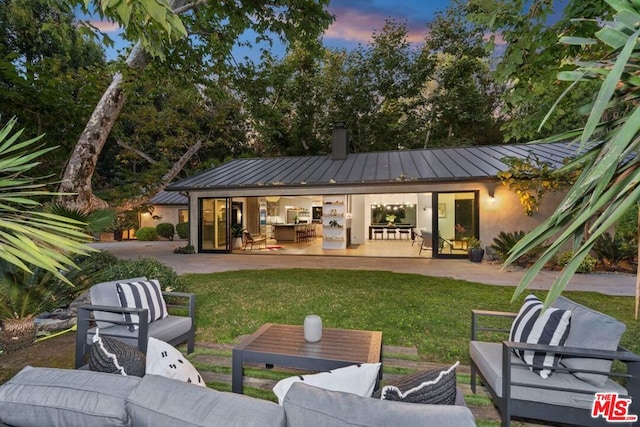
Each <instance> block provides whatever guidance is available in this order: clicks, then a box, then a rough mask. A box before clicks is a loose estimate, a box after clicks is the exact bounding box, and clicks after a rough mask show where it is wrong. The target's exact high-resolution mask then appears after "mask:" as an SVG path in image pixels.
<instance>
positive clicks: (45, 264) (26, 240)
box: [0, 118, 93, 284]
mask: <svg viewBox="0 0 640 427" xmlns="http://www.w3.org/2000/svg"><path fill="white" fill-rule="evenodd" d="M15 124H16V119H15V118H14V119H11V120H9V122H8V123H7V124H6V125H5V126H4V127H3V128H2V129H0V260H4V261H7V262H9V263H10V264H13V265H15V266H16V267H18V268H20V269H22V270H24V271H26V272H29V273H31V272H32V268H34V267H39V268H41V269H43V270H45V271H48V272H50V273H51V274H53V275H54V276H56V277H58V278H59V279H61V280H62V281H64V282H66V283H68V284H71V283H70V282H69V280H68V279H67V278H66V277H65V273H66V272H68V271H69V270H70V269H73V268H77V266H76V265H75V263H74V262H73V260H72V259H71V257H70V256H72V255H73V254H85V255H86V254H88V253H89V252H90V251H92V250H93V249H92V248H90V247H89V246H87V245H86V244H85V243H86V242H87V241H88V237H87V235H86V234H85V233H83V231H82V227H83V226H84V224H83V223H81V222H79V221H77V220H74V219H71V218H67V217H64V216H60V215H56V214H54V213H50V212H46V211H44V210H42V203H41V202H40V200H46V198H50V197H52V196H54V195H56V194H55V193H52V192H50V191H48V190H46V189H45V188H44V185H45V184H46V183H43V182H41V181H42V179H36V178H30V177H27V176H25V175H24V174H25V173H27V172H29V171H30V170H32V169H33V168H34V167H35V166H37V165H38V162H37V159H38V158H39V157H41V156H43V155H44V154H46V153H48V152H49V151H51V150H53V149H54V147H49V148H46V147H41V146H40V147H36V148H35V149H34V148H33V145H34V144H35V143H36V142H37V141H38V140H39V139H40V138H41V137H37V138H33V139H29V140H26V141H19V139H20V135H21V134H22V130H20V131H17V132H13V127H14V126H15Z"/></svg>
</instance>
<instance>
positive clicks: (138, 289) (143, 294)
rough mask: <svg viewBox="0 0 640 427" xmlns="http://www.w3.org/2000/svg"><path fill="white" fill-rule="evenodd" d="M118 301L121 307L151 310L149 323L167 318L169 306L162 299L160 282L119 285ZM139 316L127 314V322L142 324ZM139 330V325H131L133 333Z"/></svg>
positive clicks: (125, 318) (151, 281) (125, 317)
mask: <svg viewBox="0 0 640 427" xmlns="http://www.w3.org/2000/svg"><path fill="white" fill-rule="evenodd" d="M116 290H117V291H118V299H119V300H120V307H123V308H124V307H127V308H146V309H148V310H149V323H151V322H153V321H154V320H159V319H163V318H165V317H167V316H168V315H169V312H168V311H167V304H166V303H165V301H164V298H163V297H162V289H160V282H158V281H157V280H150V281H148V282H130V283H117V284H116ZM139 318H140V316H138V315H137V314H131V313H125V314H124V320H125V322H129V323H130V322H133V323H140V319H139ZM136 329H138V326H137V325H129V330H130V331H131V332H133V331H135V330H136Z"/></svg>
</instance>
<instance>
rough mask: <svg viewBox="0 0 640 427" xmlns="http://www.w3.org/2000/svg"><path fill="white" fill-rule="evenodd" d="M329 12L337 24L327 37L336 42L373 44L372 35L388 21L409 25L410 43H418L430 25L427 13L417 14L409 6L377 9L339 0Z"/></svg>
mask: <svg viewBox="0 0 640 427" xmlns="http://www.w3.org/2000/svg"><path fill="white" fill-rule="evenodd" d="M342 4H344V6H343V5H342ZM329 12H330V13H331V14H332V15H334V16H335V21H334V22H333V24H331V26H330V27H329V28H328V29H327V31H326V32H325V33H324V37H325V38H326V39H330V40H333V41H334V42H335V41H344V42H349V43H354V42H355V43H367V42H370V41H371V39H372V38H371V36H372V34H373V33H374V32H380V31H381V30H382V28H383V27H384V24H385V21H386V20H388V19H393V20H395V21H397V22H403V23H404V24H405V25H406V27H407V33H408V34H407V35H408V40H409V42H415V43H419V42H421V41H423V40H424V36H425V34H426V27H427V23H428V22H429V19H428V18H427V16H426V15H425V14H424V12H423V13H422V14H416V13H414V12H415V11H412V10H410V9H408V8H406V7H405V8H402V7H399V8H396V9H388V8H384V7H377V6H374V5H373V4H372V3H371V2H370V1H367V0H358V1H357V2H353V1H348V2H347V1H340V0H338V1H336V2H332V6H330V7H329Z"/></svg>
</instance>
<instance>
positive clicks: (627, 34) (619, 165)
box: [506, 0, 640, 318]
mask: <svg viewBox="0 0 640 427" xmlns="http://www.w3.org/2000/svg"><path fill="white" fill-rule="evenodd" d="M607 3H608V4H609V5H610V6H611V7H612V9H613V10H614V12H615V14H614V15H613V19H612V20H611V21H608V20H605V19H601V20H598V21H597V22H598V25H599V27H600V29H599V30H598V31H597V32H595V36H594V37H593V38H579V37H563V38H561V42H564V43H567V44H570V45H572V46H576V47H579V48H583V49H585V50H590V49H591V47H590V46H593V45H596V44H597V45H599V46H600V48H605V47H606V49H607V50H608V51H609V53H608V54H607V55H606V56H604V57H603V58H602V59H598V60H592V61H584V60H582V61H579V62H577V63H576V64H575V66H574V69H573V70H571V71H565V72H562V73H560V74H559V76H558V77H559V78H560V79H561V80H564V81H570V82H572V86H570V87H569V90H570V89H571V88H573V87H574V86H576V85H578V84H582V83H583V82H587V83H589V82H594V81H595V82H598V83H599V91H598V93H597V96H596V98H595V100H594V101H593V103H590V104H589V109H590V113H589V117H588V119H587V122H586V124H585V126H584V127H583V129H582V130H581V132H580V133H579V134H578V140H579V142H580V145H579V147H580V151H579V153H578V156H577V157H576V158H575V159H574V160H573V161H571V162H569V163H568V164H567V165H566V166H565V167H564V168H561V169H560V172H564V171H572V170H576V169H577V168H579V167H582V168H583V171H582V172H581V174H580V176H579V177H578V179H577V180H576V182H575V184H574V185H573V186H572V187H571V189H570V190H569V191H568V193H567V195H566V197H565V199H564V200H563V201H562V202H561V203H560V205H559V207H558V208H557V209H556V211H555V212H554V213H553V214H552V215H551V216H550V217H549V218H548V219H547V220H546V221H544V222H543V223H542V224H540V225H539V226H538V227H536V228H535V229H534V230H533V231H532V232H530V233H529V234H528V235H527V236H526V237H525V238H524V239H522V240H521V241H520V242H518V243H517V244H516V246H514V248H513V249H512V251H511V254H510V256H509V258H508V259H507V260H506V263H511V262H513V261H514V260H515V259H517V258H518V257H519V256H521V255H522V254H523V253H526V252H527V251H529V250H531V249H533V248H535V247H537V246H539V245H541V244H542V243H543V242H544V241H545V240H547V239H549V238H551V237H553V243H551V245H549V247H548V249H547V250H546V251H545V252H544V253H543V255H542V256H541V257H540V259H539V260H538V261H537V262H536V263H535V264H534V265H533V266H532V267H531V268H530V269H529V271H528V272H527V274H526V275H525V276H524V277H523V279H522V281H521V282H520V284H519V285H518V287H517V288H516V291H515V293H514V297H515V296H517V295H519V294H520V293H521V292H522V291H523V290H524V289H525V288H526V286H527V285H528V284H529V283H530V282H531V280H532V279H533V278H534V277H535V275H536V274H537V273H538V272H539V271H540V270H541V269H542V268H543V266H544V264H545V263H546V262H547V261H549V260H550V259H551V258H552V257H553V256H554V255H555V254H556V253H558V251H559V250H561V248H562V247H563V246H564V245H566V244H569V243H571V244H572V246H573V257H572V259H571V261H570V262H569V263H568V264H567V265H566V267H565V268H564V270H563V272H562V274H561V275H560V276H559V277H558V278H557V279H556V280H555V281H554V283H553V285H552V287H551V289H550V291H549V293H548V294H547V298H546V300H545V304H546V305H549V304H550V303H551V302H553V301H554V300H555V298H556V297H557V296H558V295H559V294H560V293H561V292H562V291H563V290H564V288H565V286H566V284H567V283H568V281H569V280H570V278H571V277H572V276H573V275H574V274H575V272H576V270H577V268H578V267H579V266H580V263H581V262H582V260H583V259H584V258H585V257H586V256H587V255H588V254H589V251H590V250H591V249H592V248H593V245H594V244H595V242H596V240H597V239H598V238H599V237H600V236H601V235H603V234H604V233H605V232H606V231H607V230H608V229H609V228H610V227H611V226H613V225H614V224H615V223H616V222H617V221H618V220H619V219H621V218H622V217H623V216H624V214H625V213H626V212H627V211H628V210H630V209H632V208H633V207H634V206H635V205H636V204H637V203H638V202H639V201H640V157H639V156H638V152H639V150H640V138H639V136H640V104H638V102H637V101H638V95H637V89H638V86H640V81H639V80H638V72H637V70H638V65H640V63H639V58H640V55H639V54H640V45H639V44H638V38H639V36H640V30H639V29H638V28H637V25H636V23H637V22H640V6H638V5H637V4H635V3H634V2H633V1H628V0H615V1H614V0H609V1H608V2H607ZM612 117H613V118H612ZM571 135H575V133H569V134H561V135H558V136H557V138H558V139H566V138H567V137H570V136H571ZM594 141H601V142H594ZM639 277H640V276H639ZM637 291H639V292H640V282H638V285H637ZM639 292H637V294H636V318H637V316H638V302H639V301H640V298H639V297H640V293H639Z"/></svg>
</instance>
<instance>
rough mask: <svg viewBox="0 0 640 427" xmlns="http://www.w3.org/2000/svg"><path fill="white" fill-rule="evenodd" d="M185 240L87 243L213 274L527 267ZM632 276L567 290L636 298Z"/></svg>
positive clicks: (442, 273) (507, 272)
mask: <svg viewBox="0 0 640 427" xmlns="http://www.w3.org/2000/svg"><path fill="white" fill-rule="evenodd" d="M184 245H185V242H184V241H173V242H171V241H154V242H141V241H137V240H129V241H122V242H98V243H92V244H91V246H93V247H95V248H96V249H100V250H107V251H109V252H111V253H113V254H114V255H116V256H117V257H119V258H123V259H131V258H137V257H141V256H149V257H153V258H156V259H158V260H160V261H161V262H162V263H164V264H166V265H168V266H170V267H172V268H173V269H174V270H175V271H176V272H177V273H178V274H186V273H215V272H222V271H234V270H266V269H283V268H332V269H349V270H384V271H393V272H397V273H413V274H423V275H426V276H436V277H451V278H454V279H460V280H468V281H471V282H479V283H486V284H489V285H500V286H516V285H517V284H518V282H519V281H520V279H521V278H522V277H523V275H524V274H525V272H526V270H524V269H522V268H517V267H509V268H506V269H502V267H501V265H500V264H498V263H494V262H487V261H483V262H482V263H472V262H469V261H468V260H461V259H425V258H393V257H349V256H330V255H287V254H283V253H271V252H260V253H251V254H250V253H240V254H209V253H208V254H191V255H183V254H174V253H173V250H174V248H177V247H181V246H184ZM558 274H559V272H557V271H542V272H541V273H540V274H538V275H537V276H536V278H535V279H534V281H533V283H532V284H531V286H530V287H529V289H536V290H546V289H549V287H550V286H551V284H552V283H553V281H554V279H555V278H556V277H557V276H558ZM635 281H636V276H635V275H630V274H618V273H596V274H577V275H575V276H574V278H573V279H572V280H571V282H570V283H569V285H568V286H567V290H576V291H588V292H600V293H602V294H606V295H614V296H634V295H635V286H636V285H635Z"/></svg>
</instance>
